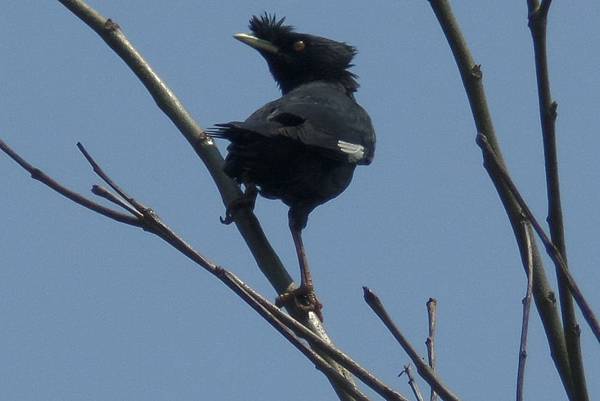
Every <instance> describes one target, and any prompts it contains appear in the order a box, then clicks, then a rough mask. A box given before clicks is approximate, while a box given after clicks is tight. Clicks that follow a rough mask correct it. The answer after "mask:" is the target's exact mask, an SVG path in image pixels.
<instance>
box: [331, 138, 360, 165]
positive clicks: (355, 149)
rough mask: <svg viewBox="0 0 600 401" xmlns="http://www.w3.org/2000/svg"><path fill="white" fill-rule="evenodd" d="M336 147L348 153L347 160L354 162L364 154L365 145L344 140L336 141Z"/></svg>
mask: <svg viewBox="0 0 600 401" xmlns="http://www.w3.org/2000/svg"><path fill="white" fill-rule="evenodd" d="M337 146H338V148H339V149H340V150H341V151H342V152H344V153H345V154H347V155H348V161H350V162H352V163H356V162H358V161H359V160H361V159H362V158H363V157H364V156H365V147H364V146H362V145H357V144H355V143H350V142H346V141H338V142H337Z"/></svg>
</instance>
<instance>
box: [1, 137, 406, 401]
mask: <svg viewBox="0 0 600 401" xmlns="http://www.w3.org/2000/svg"><path fill="white" fill-rule="evenodd" d="M78 147H79V149H80V150H81V151H82V153H83V154H84V155H85V157H86V159H87V160H88V162H89V163H90V164H91V165H92V166H93V168H94V171H95V172H96V174H98V176H100V177H101V178H102V179H103V180H104V181H105V182H106V183H107V184H108V185H109V186H110V187H111V188H113V189H114V190H115V191H116V192H118V193H119V196H121V197H123V198H125V199H127V201H128V202H129V203H130V204H131V206H128V205H126V204H125V203H123V201H121V200H120V199H118V198H117V197H116V196H115V195H113V194H111V193H110V192H108V191H107V190H106V189H104V188H102V187H99V186H94V193H95V194H97V195H99V196H102V197H104V198H106V199H109V200H110V201H111V202H114V203H116V204H118V205H119V206H122V207H126V209H127V210H128V211H130V212H131V213H132V214H133V215H134V216H136V217H130V216H125V217H126V218H127V219H124V218H123V217H122V215H121V214H120V213H117V212H113V211H112V210H111V211H110V212H111V213H105V212H104V209H106V208H104V207H103V206H101V205H97V204H95V203H94V202H92V201H89V200H87V199H85V198H84V197H83V196H81V195H79V194H76V193H74V192H73V191H71V190H69V189H67V188H65V187H64V186H63V185H61V184H59V183H58V182H56V181H55V180H53V179H52V178H50V177H49V176H48V175H46V174H45V173H43V172H41V171H40V170H39V169H37V168H35V167H33V166H31V165H30V164H29V163H28V162H27V161H25V160H24V159H23V158H22V157H21V156H19V155H18V154H17V153H16V152H14V151H13V150H12V149H11V148H10V147H8V145H6V144H5V143H4V142H3V141H1V140H0V149H1V150H3V151H4V152H5V153H7V154H8V155H9V156H10V157H11V158H13V159H14V160H15V161H17V163H19V165H21V167H23V168H24V169H25V170H27V171H29V172H30V173H31V174H32V177H33V178H35V179H38V180H39V181H41V182H42V183H44V184H46V185H47V186H49V187H50V188H52V189H54V190H55V191H57V192H59V193H61V194H63V195H65V196H67V197H68V198H69V199H72V200H73V201H75V202H77V203H79V204H82V205H83V206H86V207H88V208H89V209H91V210H93V211H95V212H98V213H100V214H102V215H105V216H107V217H109V218H111V219H113V220H116V221H118V222H125V223H126V224H130V225H135V226H137V227H140V228H143V229H144V230H145V231H148V232H151V233H153V234H155V235H157V236H159V237H160V238H162V239H163V240H164V241H166V242H167V243H168V244H170V245H171V246H173V247H174V248H176V249H177V250H179V251H180V252H181V253H183V254H184V255H186V256H187V257H188V258H189V259H191V260H192V261H193V262H195V263H196V264H197V265H199V266H201V267H202V268H204V269H205V270H206V271H208V272H209V273H211V274H212V275H214V276H216V277H217V278H219V279H220V280H221V281H223V282H224V283H225V284H226V285H227V286H228V287H229V288H231V289H232V290H233V291H234V292H235V293H236V294H237V295H238V296H240V297H241V298H242V299H243V300H244V301H246V303H247V304H249V305H250V306H251V307H252V308H253V309H254V310H256V311H257V312H258V313H259V314H260V315H261V317H263V318H264V319H265V320H266V321H267V322H269V323H270V324H271V325H272V326H273V327H274V328H275V329H276V330H277V331H279V332H280V333H281V334H282V335H283V336H284V337H285V338H286V339H287V340H288V341H290V343H291V344H292V345H294V347H296V348H297V349H298V350H299V351H300V352H302V353H303V354H304V355H305V356H306V357H307V358H308V359H309V360H310V361H311V362H313V363H314V364H315V366H316V367H317V368H318V369H319V370H321V371H322V372H323V373H324V374H325V375H326V376H327V377H328V378H329V380H330V381H332V382H334V383H336V384H337V385H338V386H339V388H340V389H342V390H343V391H344V392H345V393H347V394H349V395H350V396H351V397H353V399H356V400H363V401H368V398H367V397H366V396H365V395H364V394H362V393H361V392H360V391H359V390H358V389H357V387H356V386H355V384H354V383H353V382H352V381H349V380H348V379H347V378H346V377H345V376H344V375H343V374H342V373H340V372H339V370H338V369H336V368H335V367H334V366H332V365H331V364H330V363H329V362H327V361H326V360H325V359H323V357H321V356H320V355H319V354H317V353H316V352H315V351H313V350H311V349H310V348H308V347H307V346H306V345H305V344H304V343H302V342H301V341H300V340H299V338H297V337H296V335H295V334H294V332H293V331H292V330H291V329H290V328H289V327H288V326H287V325H286V324H284V323H282V317H285V321H286V322H288V324H289V321H293V322H294V325H293V326H292V327H293V328H294V329H298V327H301V328H302V329H303V331H304V332H305V333H310V336H312V337H313V338H314V339H315V340H314V341H318V342H319V346H320V347H321V348H329V349H330V353H334V352H336V351H337V350H335V349H334V348H333V347H332V346H331V345H330V344H329V343H327V342H325V341H324V340H322V339H321V338H319V337H318V336H317V335H315V334H314V333H312V332H310V331H309V330H308V329H307V328H305V327H304V326H303V325H302V324H301V323H300V322H297V321H296V320H294V319H292V318H291V317H288V316H287V315H285V314H284V313H283V312H281V311H280V310H279V309H278V308H277V307H276V306H275V305H273V304H271V303H270V302H268V301H267V300H266V299H265V298H264V297H262V296H260V295H259V294H258V293H257V292H256V291H254V290H252V289H251V288H250V287H248V286H247V285H245V284H244V283H243V282H242V281H241V280H240V279H238V278H237V277H236V276H235V275H234V274H233V273H231V272H229V271H227V270H225V269H224V268H222V267H220V266H218V265H217V264H215V263H214V262H212V261H211V260H209V259H208V258H206V257H205V256H203V255H202V254H200V253H199V252H197V251H196V250H194V249H193V248H192V247H191V245H189V244H188V243H187V242H185V241H184V240H183V239H182V238H181V237H180V236H179V235H177V234H176V233H175V232H174V231H173V230H172V229H170V228H169V227H168V226H167V225H166V224H165V223H163V222H162V221H161V219H160V218H159V217H158V215H157V214H156V213H154V212H153V211H152V209H149V208H147V207H145V206H144V205H143V204H142V203H140V202H138V201H137V200H136V199H134V198H133V197H131V196H129V195H128V194H127V193H126V192H125V191H124V190H122V189H121V188H120V187H119V186H118V185H117V184H116V183H115V182H114V181H113V180H112V179H111V178H110V177H109V176H108V175H107V174H106V173H105V172H104V170H103V169H102V168H101V167H100V166H99V165H98V163H97V162H96V161H95V160H94V159H93V158H92V156H91V155H90V154H89V153H88V152H87V150H86V149H85V148H84V147H83V145H81V144H78ZM88 204H89V206H88ZM130 208H131V209H132V210H130ZM123 220H125V221H123ZM129 220H133V221H132V222H129ZM258 299H260V302H259V301H258ZM265 305H268V308H267V307H265ZM337 352H339V353H340V354H341V351H337ZM342 355H343V354H342ZM348 359H349V358H348ZM356 366H357V367H358V368H360V367H359V366H358V365H356ZM360 369H362V370H364V369H363V368H360ZM365 372H366V370H365ZM371 381H375V382H376V383H381V382H380V381H379V380H378V379H376V378H374V377H373V376H372V375H371ZM367 384H369V383H367ZM383 386H385V385H383ZM385 388H386V389H387V390H388V391H389V394H392V395H395V394H396V393H394V392H393V391H392V390H391V389H389V388H387V387H385ZM386 394H387V393H386ZM389 399H391V400H397V401H406V399H405V398H403V397H402V396H400V395H398V397H391V398H389Z"/></svg>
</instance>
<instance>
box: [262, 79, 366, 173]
mask: <svg viewBox="0 0 600 401" xmlns="http://www.w3.org/2000/svg"><path fill="white" fill-rule="evenodd" d="M281 100H282V101H281V102H280V103H279V104H278V105H277V107H276V108H275V109H274V110H273V111H272V112H271V114H270V116H269V119H270V120H271V121H278V122H280V123H281V124H282V127H281V128H280V129H279V131H280V134H281V135H284V136H287V137H290V138H293V139H296V140H298V141H300V142H302V143H304V144H306V145H309V146H315V147H318V148H321V149H324V150H326V151H327V152H325V153H326V154H329V155H331V156H332V157H334V158H338V159H339V158H342V159H344V160H347V161H348V162H351V163H358V164H369V163H370V162H371V160H372V159H373V153H374V147H375V132H374V129H373V126H372V124H371V120H370V118H369V116H368V114H367V113H366V112H365V111H364V110H363V109H362V107H360V106H359V105H358V104H357V103H356V102H355V101H354V100H353V99H351V98H350V97H348V96H347V95H346V94H345V93H341V92H340V91H338V90H335V89H334V90H331V89H329V88H328V87H324V88H323V87H322V88H317V90H314V89H313V90H306V91H301V90H300V91H294V92H291V93H290V94H289V95H288V96H285V97H283V98H282V99H281Z"/></svg>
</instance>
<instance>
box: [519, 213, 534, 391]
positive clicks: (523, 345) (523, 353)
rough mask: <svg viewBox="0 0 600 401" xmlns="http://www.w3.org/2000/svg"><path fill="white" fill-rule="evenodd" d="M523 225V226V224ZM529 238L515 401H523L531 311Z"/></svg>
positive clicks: (530, 251) (531, 277) (531, 270)
mask: <svg viewBox="0 0 600 401" xmlns="http://www.w3.org/2000/svg"><path fill="white" fill-rule="evenodd" d="M523 224H525V223H524V222H523ZM530 239H531V238H530V237H527V240H528V248H529V253H528V257H527V290H526V292H525V297H524V298H523V320H522V323H521V342H520V345H519V367H518V369H517V401H523V386H524V384H525V362H526V361H527V333H528V332H529V311H530V310H531V298H532V291H533V289H532V279H533V250H532V248H531V241H530Z"/></svg>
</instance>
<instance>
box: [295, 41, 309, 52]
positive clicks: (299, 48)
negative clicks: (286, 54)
mask: <svg viewBox="0 0 600 401" xmlns="http://www.w3.org/2000/svg"><path fill="white" fill-rule="evenodd" d="M305 48H306V44H304V41H302V40H299V41H297V42H294V50H295V51H297V52H301V51H302V50H304V49H305Z"/></svg>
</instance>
